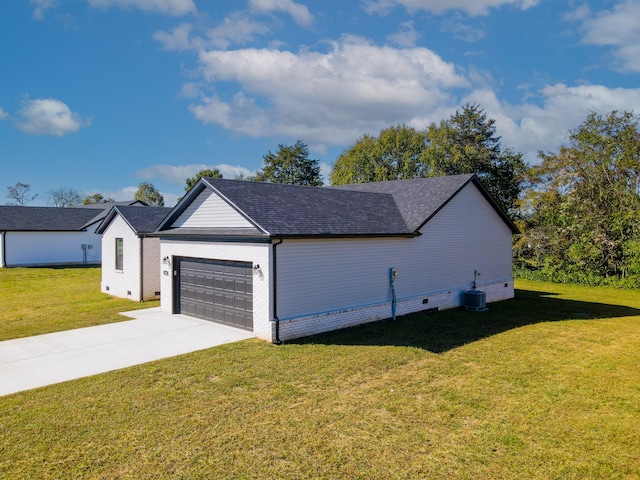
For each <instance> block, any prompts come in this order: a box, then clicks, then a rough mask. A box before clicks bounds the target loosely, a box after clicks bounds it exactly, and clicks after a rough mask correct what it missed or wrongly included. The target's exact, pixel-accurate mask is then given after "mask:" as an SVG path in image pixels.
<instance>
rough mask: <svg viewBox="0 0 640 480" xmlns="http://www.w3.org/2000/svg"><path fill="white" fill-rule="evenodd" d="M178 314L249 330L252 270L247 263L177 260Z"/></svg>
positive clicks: (250, 321) (250, 325)
mask: <svg viewBox="0 0 640 480" xmlns="http://www.w3.org/2000/svg"><path fill="white" fill-rule="evenodd" d="M177 264H178V269H177V272H178V278H177V282H176V287H177V292H176V294H177V295H176V307H177V311H178V313H183V314H185V315H190V316H192V317H197V318H202V319H204V320H213V321H214V322H218V323H225V324H227V325H232V326H234V327H240V328H244V329H246V330H252V331H253V268H252V265H251V263H247V262H229V261H225V260H209V259H204V258H179V259H177Z"/></svg>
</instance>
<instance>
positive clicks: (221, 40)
mask: <svg viewBox="0 0 640 480" xmlns="http://www.w3.org/2000/svg"><path fill="white" fill-rule="evenodd" d="M267 32H269V28H268V27H267V26H266V25H264V24H262V23H259V22H256V21H254V20H251V19H250V18H249V17H248V16H246V15H245V14H243V13H241V12H235V13H232V14H231V15H229V16H228V17H226V18H225V19H224V21H223V22H222V24H220V25H218V26H217V27H215V28H211V29H209V30H208V31H207V37H208V38H209V40H210V44H211V45H212V46H214V47H217V48H228V47H229V45H232V44H233V45H243V44H245V43H248V42H251V41H253V40H254V39H255V35H257V34H258V35H262V34H265V33H267Z"/></svg>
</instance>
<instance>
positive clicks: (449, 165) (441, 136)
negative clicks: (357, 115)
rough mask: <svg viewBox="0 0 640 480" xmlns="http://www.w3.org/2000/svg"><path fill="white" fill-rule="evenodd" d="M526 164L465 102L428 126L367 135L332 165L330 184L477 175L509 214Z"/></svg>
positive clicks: (492, 125) (490, 121)
mask: <svg viewBox="0 0 640 480" xmlns="http://www.w3.org/2000/svg"><path fill="white" fill-rule="evenodd" d="M525 170H526V165H525V163H524V161H523V159H522V154H521V153H517V152H514V151H513V150H512V149H503V148H502V145H501V142H500V137H499V136H497V135H496V126H495V120H493V119H489V118H487V115H486V114H485V113H484V111H483V110H482V109H481V108H480V107H479V106H478V105H472V104H466V105H464V106H463V107H462V110H461V111H456V113H455V114H454V115H452V116H451V118H449V119H447V120H443V121H442V122H440V124H438V125H437V124H435V123H433V124H431V125H430V126H429V127H428V128H427V129H426V130H422V131H421V130H416V129H415V128H413V127H409V126H407V125H396V126H391V127H389V128H387V129H385V130H382V131H381V132H380V134H379V136H377V137H372V136H370V135H364V136H363V137H362V138H360V139H359V140H358V141H357V142H356V143H355V145H354V146H352V147H351V148H349V149H347V150H345V151H344V152H343V153H342V155H340V157H339V158H338V159H337V161H336V163H335V164H334V165H333V170H332V172H331V183H332V184H333V185H344V184H348V183H363V182H378V181H386V180H402V179H409V178H423V177H435V176H442V175H456V174H462V173H475V174H477V175H478V177H479V178H480V180H481V181H482V183H483V184H484V186H485V187H486V188H487V190H488V191H489V192H490V193H491V194H492V196H493V197H494V198H495V199H496V201H497V202H498V204H499V205H500V206H501V207H502V208H503V209H504V210H505V211H507V212H508V213H510V214H512V215H513V214H515V213H516V211H515V206H516V201H517V199H518V196H519V195H520V192H521V185H522V177H523V174H524V172H525Z"/></svg>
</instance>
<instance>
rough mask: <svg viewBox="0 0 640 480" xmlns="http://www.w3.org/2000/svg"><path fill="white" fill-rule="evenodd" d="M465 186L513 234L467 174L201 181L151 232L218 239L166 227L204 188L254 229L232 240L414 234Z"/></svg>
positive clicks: (210, 231)
mask: <svg viewBox="0 0 640 480" xmlns="http://www.w3.org/2000/svg"><path fill="white" fill-rule="evenodd" d="M470 182H473V183H474V184H475V185H476V186H477V187H478V188H479V189H480V191H481V192H482V194H483V195H484V196H485V198H487V200H488V201H489V203H490V204H491V205H492V206H493V208H494V209H495V210H496V212H497V213H498V214H499V215H500V216H501V217H502V218H503V220H504V221H505V222H506V223H507V225H508V226H509V228H511V230H512V231H513V232H514V233H515V232H517V228H516V227H515V225H514V224H513V223H512V222H511V220H509V218H508V217H507V216H506V215H505V214H504V212H502V210H500V208H499V207H498V206H497V204H496V203H495V201H494V200H493V199H492V198H491V196H490V195H489V194H488V193H487V191H486V189H485V188H484V187H483V186H482V184H481V183H480V181H479V180H478V179H477V177H476V176H475V175H473V174H471V175H453V176H448V177H434V178H421V179H415V180H398V181H390V182H377V183H367V184H357V185H344V186H340V187H328V188H319V187H302V186H297V185H284V184H277V183H262V182H248V181H238V180H227V179H217V178H202V179H201V180H199V182H198V183H196V185H194V187H193V188H192V189H191V190H190V191H189V192H188V193H187V195H185V197H184V198H183V201H181V202H180V203H179V204H178V205H176V207H175V208H174V210H172V212H171V214H170V215H169V216H167V217H166V218H165V220H164V221H163V222H162V223H161V224H160V225H159V226H158V228H157V229H156V231H157V232H162V234H163V235H166V234H171V233H175V234H185V235H187V234H188V235H196V234H203V235H223V234H224V233H223V232H222V231H221V230H220V229H193V228H190V229H188V230H187V229H185V228H176V229H171V223H172V222H173V221H174V220H175V219H176V218H177V217H178V216H179V215H180V214H181V213H182V212H184V210H185V209H186V208H187V206H188V204H189V203H190V202H191V201H192V200H193V199H195V198H196V196H197V195H198V194H200V193H201V192H202V191H203V190H205V189H206V188H210V189H212V190H213V191H215V192H216V193H217V194H218V195H220V197H221V198H223V199H224V200H226V201H227V202H228V203H229V204H230V205H231V206H232V207H233V208H234V209H236V210H237V211H239V212H240V213H241V214H243V215H244V216H245V217H246V218H247V219H248V220H249V221H251V222H252V223H253V224H254V225H255V226H256V229H255V230H251V229H249V230H244V231H243V232H235V233H236V234H237V235H242V234H244V235H250V234H253V235H256V234H258V235H263V236H265V235H267V236H272V237H285V236H298V237H300V236H386V235H397V236H401V235H402V236H410V235H416V234H418V230H419V229H420V228H421V227H422V226H423V225H424V224H425V223H426V222H427V221H428V220H429V219H430V218H431V217H433V215H435V214H436V213H437V212H438V211H439V210H440V209H441V208H442V207H444V206H445V205H446V204H447V203H448V202H449V201H450V200H451V199H452V198H453V197H454V196H455V195H456V194H457V193H458V192H459V191H460V190H462V189H463V188H464V187H465V186H466V185H467V184H469V183H470ZM226 234H229V235H233V234H234V232H226Z"/></svg>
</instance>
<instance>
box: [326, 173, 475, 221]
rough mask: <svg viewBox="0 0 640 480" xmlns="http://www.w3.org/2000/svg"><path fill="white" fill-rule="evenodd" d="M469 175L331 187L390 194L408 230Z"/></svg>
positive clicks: (436, 207) (443, 201) (435, 210)
mask: <svg viewBox="0 0 640 480" xmlns="http://www.w3.org/2000/svg"><path fill="white" fill-rule="evenodd" d="M473 177H474V175H473V174H469V175H451V176H447V177H431V178H416V179H411V180H392V181H388V182H372V183H358V184H352V185H341V186H336V187H331V188H336V189H340V190H350V191H358V192H371V193H386V194H389V195H392V196H393V198H394V199H395V201H396V205H398V209H399V210H400V213H401V214H402V218H403V219H404V221H405V222H406V224H407V225H408V226H409V228H410V229H411V230H418V229H419V228H420V227H421V226H422V225H423V224H424V223H425V222H426V221H427V220H428V219H430V218H431V217H432V216H433V215H434V214H435V213H437V212H438V210H440V209H441V208H442V207H443V206H444V205H446V203H447V202H448V201H449V200H450V199H451V198H453V196H454V195H455V194H456V193H457V192H458V191H459V190H460V189H461V188H462V187H464V186H465V185H466V184H467V183H468V182H469V181H470V180H471V179H472V178H473Z"/></svg>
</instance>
